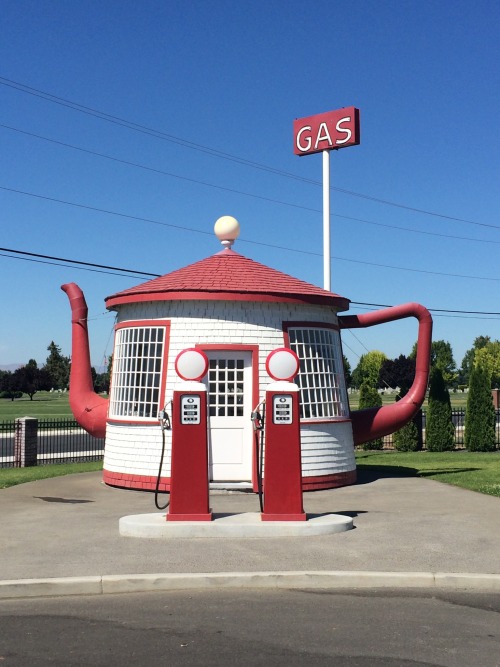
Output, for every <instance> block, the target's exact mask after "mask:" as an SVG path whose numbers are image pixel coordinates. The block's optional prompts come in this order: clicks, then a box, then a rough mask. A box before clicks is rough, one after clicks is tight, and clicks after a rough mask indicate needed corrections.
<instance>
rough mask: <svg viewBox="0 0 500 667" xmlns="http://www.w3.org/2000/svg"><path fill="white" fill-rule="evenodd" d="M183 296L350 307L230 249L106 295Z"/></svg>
mask: <svg viewBox="0 0 500 667" xmlns="http://www.w3.org/2000/svg"><path fill="white" fill-rule="evenodd" d="M183 299H184V300H185V299H190V300H193V299H197V300H225V301H228V300H229V301H234V300H237V301H281V302H283V301H284V302H293V303H314V304H323V305H329V306H334V307H335V308H336V309H337V310H347V308H348V307H349V300H348V299H346V298H345V297H342V296H339V295H338V294H334V293H333V292H328V291H327V290H324V289H321V287H316V286H315V285H310V284H309V283H306V282H304V281H303V280H299V279H298V278H294V277H293V276H289V275H288V274H286V273H282V272H281V271H276V270H275V269H271V268H269V267H268V266H265V265H264V264H259V263H258V262H254V261H253V260H252V259H248V257H244V256H243V255H240V254H239V253H237V252H234V250H230V249H226V250H223V251H222V252H219V253H217V254H216V255H212V256H211V257H207V258H206V259H202V260H201V261H199V262H195V263H194V264H190V265H189V266H186V267H184V268H182V269H178V270H177V271H172V273H167V274H166V275H164V276H161V277H160V278H154V279H153V280H148V281H147V282H145V283H142V284H141V285H137V287H131V288H130V289H127V290H124V291H123V292H118V293H117V294H113V295H111V296H108V297H107V298H106V307H107V308H112V307H114V306H118V305H121V304H125V303H136V302H138V301H173V300H176V301H179V300H183Z"/></svg>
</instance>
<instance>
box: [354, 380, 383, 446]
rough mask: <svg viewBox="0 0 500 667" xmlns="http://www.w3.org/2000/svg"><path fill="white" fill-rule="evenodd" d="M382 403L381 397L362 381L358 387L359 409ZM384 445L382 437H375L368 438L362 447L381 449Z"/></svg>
mask: <svg viewBox="0 0 500 667" xmlns="http://www.w3.org/2000/svg"><path fill="white" fill-rule="evenodd" d="M381 405H382V397H381V396H380V394H379V393H378V391H377V390H376V389H375V387H372V386H371V385H370V384H369V383H368V382H363V384H362V385H361V387H360V389H359V409H360V410H364V409H365V408H379V407H381ZM383 446H384V441H383V440H382V438H377V439H376V440H369V441H368V442H364V443H363V449H364V450H369V449H382V448H383Z"/></svg>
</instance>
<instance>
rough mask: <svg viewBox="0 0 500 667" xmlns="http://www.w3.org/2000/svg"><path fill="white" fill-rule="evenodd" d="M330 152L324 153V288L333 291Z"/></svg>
mask: <svg viewBox="0 0 500 667" xmlns="http://www.w3.org/2000/svg"><path fill="white" fill-rule="evenodd" d="M330 255H331V247H330V151H323V287H324V289H326V290H328V291H330V290H331V278H330Z"/></svg>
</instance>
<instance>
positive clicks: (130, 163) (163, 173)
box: [0, 123, 500, 244]
mask: <svg viewBox="0 0 500 667" xmlns="http://www.w3.org/2000/svg"><path fill="white" fill-rule="evenodd" d="M0 127H2V128H4V129H7V130H10V131H12V132H17V133H19V134H24V135H25V136H28V137H33V138H35V139H40V140H42V141H46V142H48V143H52V144H55V145H57V146H62V147H64V148H69V149H71V150H75V151H79V152H81V153H86V154H88V155H93V156H94V157H100V158H103V159H105V160H110V161H112V162H116V163H118V164H124V165H126V166H129V167H134V168H136V169H142V170H144V171H149V172H152V173H155V174H160V175H161V176H167V177H169V178H176V179H179V180H183V181H187V182H189V183H195V184H196V185H203V186H206V187H209V188H216V189H218V190H223V191H225V192H231V193H233V194H238V195H243V196H245V197H252V198H254V199H260V200H262V201H267V202H271V203H273V204H281V205H282V206H290V207H292V208H299V209H301V210H304V211H309V212H312V213H321V209H318V208H311V207H309V206H302V205H300V204H293V203H292V202H287V201H283V200H281V199H274V198H271V197H264V196H262V195H256V194H254V193H251V192H244V191H242V190H236V189H235V188H228V187H225V186H222V185H216V184H215V183H208V182H207V181H201V180H199V179H195V178H190V177H188V176H181V175H180V174H175V173H173V172H168V171H164V170H162V169H157V168H155V167H150V166H148V165H144V164H140V163H138V162H133V161H131V160H124V159H121V158H118V157H116V156H114V155H108V154H106V153H99V152H97V151H93V150H90V149H88V148H83V147H82V146H75V145H74V144H68V143H66V142H64V141H59V140H57V139H51V138H49V137H45V136H42V135H40V134H35V133H33V132H28V131H26V130H21V129H20V128H17V127H12V126H11V125H5V124H3V123H0ZM332 217H335V218H341V219H343V220H351V221H353V222H361V223H362V224H367V225H374V226H376V227H383V228H387V229H396V230H398V231H404V232H410V233H414V234H424V235H426V236H436V237H439V238H446V239H456V240H459V241H468V242H471V241H472V242H475V243H488V244H491V243H494V244H500V241H494V240H489V239H477V238H474V237H471V236H456V235H454V234H442V233H439V232H430V231H426V230H421V229H414V228H412V227H401V226H399V225H390V224H387V223H382V222H375V221H373V220H366V219H365V218H356V217H353V216H348V215H341V214H338V213H334V214H333V215H332ZM490 227H492V228H494V229H500V226H499V225H490Z"/></svg>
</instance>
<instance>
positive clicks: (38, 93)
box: [0, 77, 498, 229]
mask: <svg viewBox="0 0 500 667" xmlns="http://www.w3.org/2000/svg"><path fill="white" fill-rule="evenodd" d="M0 85H3V86H6V87H9V88H12V89H14V90H17V91H20V92H23V93H26V94H28V95H33V96H35V97H38V98H41V99H44V100H46V101H48V102H52V103H54V104H58V105H60V106H63V107H66V108H69V109H72V110H73V111H78V112H79V113H83V114H87V115H91V116H94V117H96V118H100V119H101V120H104V121H106V122H110V123H114V124H116V125H120V126H122V127H126V128H128V129H130V130H134V131H136V132H142V133H143V134H148V135H150V136H153V137H155V138H157V139H163V140H165V141H169V142H172V143H175V144H178V145H180V146H183V147H184V148H190V149H192V150H197V151H201V152H203V153H206V154H208V155H211V156H212V157H217V158H221V159H224V160H230V161H232V162H236V163H238V164H242V165H244V166H248V167H252V168H254V169H259V170H261V171H267V172H269V173H273V174H276V175H278V176H283V177H285V178H291V179H293V180H298V181H301V182H303V183H309V184H311V185H315V186H322V182H321V181H317V180H314V179H309V178H304V177H302V176H297V175H296V174H293V173H292V172H288V171H285V170H282V169H276V168H275V167H270V166H269V165H264V164H261V163H259V162H254V161H252V160H247V159H245V158H242V157H239V156H237V155H232V154H231V153H225V152H223V151H219V150H218V149H215V148H211V147H209V146H204V145H202V144H198V143H195V142H192V141H189V140H186V139H182V138H181V137H176V136H175V135H172V134H167V133H166V132H163V131H161V130H156V129H154V128H150V127H147V126H145V125H141V124H139V123H135V122H133V121H129V120H127V119H125V118H120V117H119V116H114V115H112V114H108V113H105V112H103V111H99V110H98V109H93V108H91V107H87V106H84V105H83V104H79V103H78V102H73V101H71V100H68V99H65V98H63V97H58V96H57V95H53V94H51V93H47V92H46V91H43V90H39V89H37V88H33V87H31V86H27V85H26V84H23V83H20V82H17V81H13V80H12V79H7V78H5V77H0ZM330 189H331V190H333V191H335V192H341V193H342V194H346V195H349V196H351V197H358V198H361V199H365V200H367V201H373V202H376V203H378V204H383V205H385V206H393V207H396V208H400V209H404V210H406V211H412V212H414V213H421V214H422V215H429V216H432V217H437V218H441V219H444V220H450V221H454V222H462V223H466V224H469V225H478V226H480V227H492V228H495V229H497V228H498V227H497V226H496V225H490V224H487V223H482V222H477V221H474V220H467V219H464V218H458V217H456V216H451V215H446V214H444V213H438V212H436V211H428V210H426V209H422V208H417V207H414V206H409V205H406V204H401V203H399V202H393V201H390V200H387V199H382V198H380V197H375V196H372V195H366V194H363V193H360V192H354V191H352V190H347V189H345V188H338V187H334V186H330Z"/></svg>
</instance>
